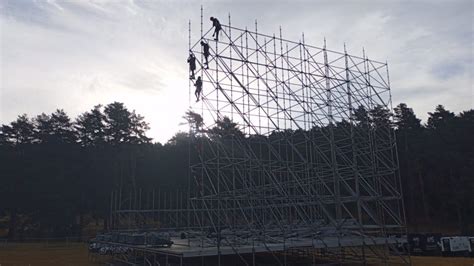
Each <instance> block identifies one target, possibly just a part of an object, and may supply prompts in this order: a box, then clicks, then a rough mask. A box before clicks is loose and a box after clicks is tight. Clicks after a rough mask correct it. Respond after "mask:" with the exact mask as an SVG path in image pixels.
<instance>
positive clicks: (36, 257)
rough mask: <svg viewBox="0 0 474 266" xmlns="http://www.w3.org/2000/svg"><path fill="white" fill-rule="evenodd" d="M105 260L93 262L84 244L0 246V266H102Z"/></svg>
mask: <svg viewBox="0 0 474 266" xmlns="http://www.w3.org/2000/svg"><path fill="white" fill-rule="evenodd" d="M105 259H106V258H102V259H101V260H100V261H93V259H92V258H89V251H88V250H87V245H86V244H84V243H73V244H71V243H69V244H67V245H66V244H65V243H56V244H48V245H46V244H43V243H41V244H38V243H31V244H30V243H26V244H25V243H21V244H8V245H6V246H2V245H1V244H0V266H5V265H8V266H10V265H15V266H16V265H18V266H20V265H21V266H23V265H31V266H36V265H71V266H72V265H104V264H105V262H106V260H105Z"/></svg>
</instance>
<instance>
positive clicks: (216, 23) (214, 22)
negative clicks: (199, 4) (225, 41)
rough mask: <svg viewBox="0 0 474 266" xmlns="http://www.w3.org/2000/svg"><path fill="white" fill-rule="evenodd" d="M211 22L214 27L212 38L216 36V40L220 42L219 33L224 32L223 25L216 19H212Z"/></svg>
mask: <svg viewBox="0 0 474 266" xmlns="http://www.w3.org/2000/svg"><path fill="white" fill-rule="evenodd" d="M211 21H212V27H214V33H213V34H212V37H214V35H215V36H216V38H215V39H214V40H216V41H219V31H220V30H222V26H221V23H220V22H219V20H217V18H215V17H211Z"/></svg>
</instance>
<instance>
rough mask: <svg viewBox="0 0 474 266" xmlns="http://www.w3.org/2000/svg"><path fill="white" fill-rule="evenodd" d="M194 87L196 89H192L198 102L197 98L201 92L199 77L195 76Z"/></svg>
mask: <svg viewBox="0 0 474 266" xmlns="http://www.w3.org/2000/svg"><path fill="white" fill-rule="evenodd" d="M194 87H196V90H195V91H194V95H195V96H196V102H199V98H201V92H202V79H201V77H198V78H197V80H196V82H195V83H194Z"/></svg>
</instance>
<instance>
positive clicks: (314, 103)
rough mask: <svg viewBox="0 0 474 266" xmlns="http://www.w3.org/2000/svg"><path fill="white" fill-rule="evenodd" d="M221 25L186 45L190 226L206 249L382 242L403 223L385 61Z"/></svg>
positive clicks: (381, 254)
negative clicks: (328, 239)
mask: <svg viewBox="0 0 474 266" xmlns="http://www.w3.org/2000/svg"><path fill="white" fill-rule="evenodd" d="M222 27H223V30H222V31H221V33H220V40H219V41H215V40H214V39H213V38H212V37H210V35H211V34H210V33H211V30H209V31H207V32H205V33H204V32H203V30H202V18H201V36H200V39H199V40H198V41H197V42H196V43H195V44H194V45H193V46H191V37H190V52H191V53H193V54H194V55H195V56H196V58H197V72H196V73H197V74H198V75H200V76H201V77H202V79H203V82H204V86H203V96H202V100H201V101H199V102H197V103H193V104H192V107H191V108H192V110H193V111H194V112H196V113H199V114H200V115H201V117H202V118H203V120H204V125H202V126H197V127H196V126H194V127H191V134H192V135H193V136H195V141H194V144H193V150H194V151H196V152H197V154H198V156H197V160H195V161H193V162H191V166H190V169H191V170H190V171H191V178H192V180H193V186H192V189H191V199H190V204H191V207H192V209H193V212H192V214H191V217H190V220H189V223H190V224H191V225H195V226H197V227H198V228H200V230H201V231H204V232H212V233H213V234H215V235H216V240H215V242H213V243H211V244H209V245H210V246H212V245H214V246H216V247H217V249H218V250H219V249H221V248H222V247H223V246H230V247H232V248H233V249H234V250H235V251H236V253H239V252H238V247H239V246H245V245H249V244H250V243H252V245H254V246H255V245H260V246H264V247H266V248H267V250H268V245H270V244H275V243H283V244H284V246H285V243H290V242H292V243H296V242H297V241H303V242H304V241H306V240H311V241H314V240H315V239H318V240H322V241H324V237H322V236H321V234H324V233H321V232H325V233H327V232H329V231H331V232H332V236H336V237H337V238H338V239H339V241H341V239H342V238H344V236H348V235H350V236H351V237H354V236H358V238H359V239H361V242H360V243H361V246H371V244H370V243H369V242H370V241H369V239H372V241H374V242H372V243H373V245H379V244H380V243H379V242H377V243H378V244H377V243H376V241H378V240H381V243H384V244H390V243H391V242H390V241H387V239H389V238H388V235H389V234H391V233H403V232H404V226H405V225H404V224H405V222H404V210H403V205H402V193H401V188H400V178H399V175H398V161H397V151H396V146H395V136H394V132H393V130H392V128H391V113H390V112H391V111H390V110H391V109H392V107H391V94H390V83H389V76H388V66H387V63H383V62H378V61H374V60H369V59H368V58H367V56H366V55H365V53H363V55H362V56H355V55H350V54H348V53H347V51H344V52H337V51H332V50H329V49H327V47H326V42H325V41H324V45H323V47H322V48H320V47H316V46H313V45H309V44H306V43H305V40H304V35H303V36H302V39H301V41H297V42H295V41H291V40H287V39H284V38H283V37H282V33H281V29H280V33H279V35H278V36H275V35H266V34H262V33H259V32H258V30H257V23H255V29H253V30H248V29H247V28H246V29H239V28H236V27H232V26H231V23H230V17H229V23H228V25H222ZM190 36H191V35H190ZM202 40H204V41H205V42H207V43H209V45H210V52H211V56H210V57H209V68H206V67H204V61H205V60H204V55H203V53H202V50H201V46H200V42H201V41H202ZM190 85H192V84H191V83H190ZM191 87H192V86H190V90H191ZM190 95H191V93H190ZM190 97H191V96H190ZM191 101H192V100H191V99H190V102H191ZM236 128H238V130H236ZM367 243H369V244H367ZM286 246H287V247H288V248H284V250H287V249H289V248H291V247H292V246H291V245H290V244H288V245H286ZM339 246H340V244H339ZM363 249H364V247H362V250H363ZM389 249H390V247H389V248H388V249H385V251H387V250H389ZM372 251H374V253H376V257H377V258H381V259H383V260H385V261H387V260H388V258H389V254H388V253H387V252H385V253H384V252H380V250H377V251H376V250H375V249H372ZM362 253H364V254H363V255H361V256H362V259H363V260H365V256H366V254H365V253H366V252H364V251H362ZM359 254H360V253H359Z"/></svg>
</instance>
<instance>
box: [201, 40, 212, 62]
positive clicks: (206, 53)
mask: <svg viewBox="0 0 474 266" xmlns="http://www.w3.org/2000/svg"><path fill="white" fill-rule="evenodd" d="M201 46H202V50H203V55H204V59H206V62H205V64H206V69H209V55H211V54H210V53H209V44H208V43H206V42H205V41H201Z"/></svg>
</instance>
